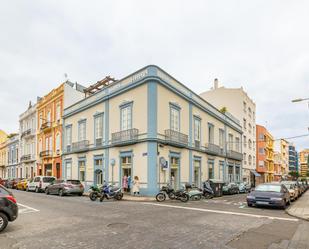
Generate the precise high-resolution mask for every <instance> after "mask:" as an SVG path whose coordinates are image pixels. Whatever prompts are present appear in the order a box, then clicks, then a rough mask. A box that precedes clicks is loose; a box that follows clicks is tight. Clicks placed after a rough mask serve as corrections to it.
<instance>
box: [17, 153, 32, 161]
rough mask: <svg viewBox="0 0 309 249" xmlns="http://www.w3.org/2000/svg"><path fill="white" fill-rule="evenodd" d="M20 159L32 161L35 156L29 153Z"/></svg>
mask: <svg viewBox="0 0 309 249" xmlns="http://www.w3.org/2000/svg"><path fill="white" fill-rule="evenodd" d="M20 161H21V162H30V161H34V159H33V157H32V155H31V154H27V155H23V156H22V157H21V158H20Z"/></svg>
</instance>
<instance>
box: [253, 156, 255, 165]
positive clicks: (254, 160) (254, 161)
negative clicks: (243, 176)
mask: <svg viewBox="0 0 309 249" xmlns="http://www.w3.org/2000/svg"><path fill="white" fill-rule="evenodd" d="M253 166H255V156H253Z"/></svg>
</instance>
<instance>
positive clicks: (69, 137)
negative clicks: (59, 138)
mask: <svg viewBox="0 0 309 249" xmlns="http://www.w3.org/2000/svg"><path fill="white" fill-rule="evenodd" d="M65 136H66V139H65V142H66V145H67V146H68V145H71V143H72V126H67V127H66V131H65Z"/></svg>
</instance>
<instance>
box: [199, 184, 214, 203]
mask: <svg viewBox="0 0 309 249" xmlns="http://www.w3.org/2000/svg"><path fill="white" fill-rule="evenodd" d="M202 192H203V196H204V197H205V198H206V199H212V198H213V197H214V196H215V193H214V191H213V189H212V187H211V186H210V183H209V182H207V181H206V182H203V189H202Z"/></svg>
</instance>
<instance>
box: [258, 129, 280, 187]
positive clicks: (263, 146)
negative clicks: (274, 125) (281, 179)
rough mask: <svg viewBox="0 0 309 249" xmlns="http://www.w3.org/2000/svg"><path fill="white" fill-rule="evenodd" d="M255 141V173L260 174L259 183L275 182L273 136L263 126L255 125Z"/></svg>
mask: <svg viewBox="0 0 309 249" xmlns="http://www.w3.org/2000/svg"><path fill="white" fill-rule="evenodd" d="M256 141H257V146H256V148H257V151H256V158H257V160H256V171H257V172H258V173H259V174H261V178H259V179H258V180H260V182H259V183H262V182H272V181H274V180H275V167H274V139H273V136H272V135H271V134H270V133H269V131H268V130H267V129H266V128H265V127H264V126H262V125H256ZM278 172H280V171H278Z"/></svg>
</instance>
